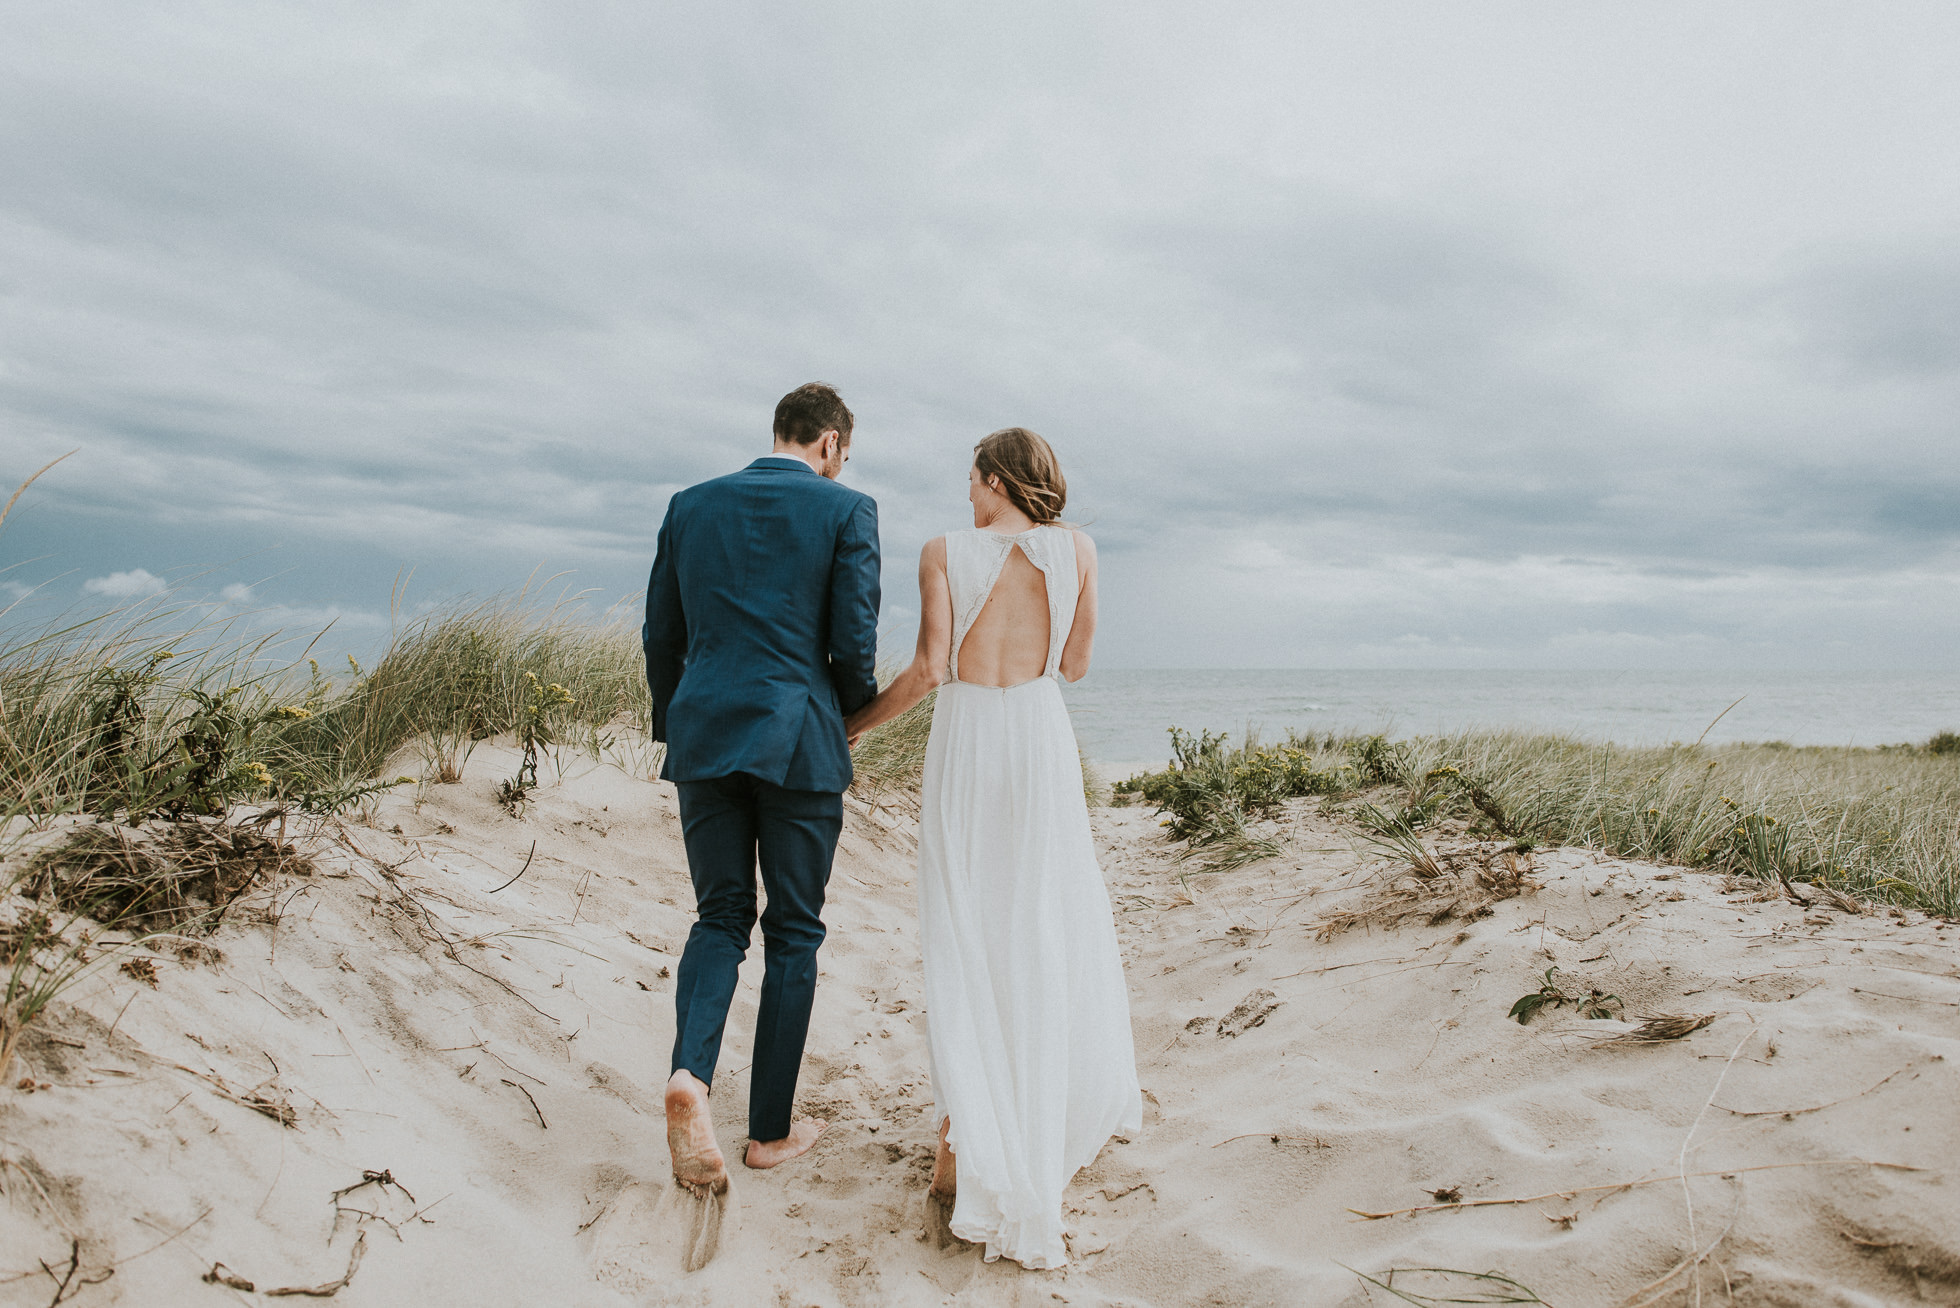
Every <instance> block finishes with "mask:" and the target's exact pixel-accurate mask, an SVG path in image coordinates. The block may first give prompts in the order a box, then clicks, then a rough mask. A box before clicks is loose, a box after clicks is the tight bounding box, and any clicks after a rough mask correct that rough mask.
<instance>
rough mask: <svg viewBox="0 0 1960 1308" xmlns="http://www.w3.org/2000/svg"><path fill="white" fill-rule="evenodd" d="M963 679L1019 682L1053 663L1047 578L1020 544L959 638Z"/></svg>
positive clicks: (981, 682) (1003, 683) (988, 683)
mask: <svg viewBox="0 0 1960 1308" xmlns="http://www.w3.org/2000/svg"><path fill="white" fill-rule="evenodd" d="M958 666H959V670H960V680H961V681H967V682H971V683H973V684H974V685H978V686H1018V685H1020V684H1021V683H1022V682H1024V681H1033V680H1034V679H1035V678H1036V677H1039V676H1040V675H1041V674H1042V673H1043V672H1045V671H1046V670H1047V667H1048V579H1047V578H1046V577H1044V576H1043V575H1042V573H1041V569H1040V568H1037V567H1035V566H1034V564H1032V563H1030V562H1029V561H1028V556H1027V555H1026V554H1025V553H1023V552H1022V551H1020V550H1018V549H1012V550H1009V551H1008V553H1007V561H1006V563H1004V564H1002V565H1001V569H1000V579H999V580H997V581H996V582H994V589H993V591H992V593H990V594H989V595H988V596H987V601H986V604H985V605H984V606H983V607H982V608H981V610H980V616H979V617H977V618H975V619H974V620H973V625H972V626H971V627H969V628H967V632H966V639H965V640H962V641H961V642H960V651H959V664H958Z"/></svg>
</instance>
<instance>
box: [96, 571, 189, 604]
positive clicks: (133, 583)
mask: <svg viewBox="0 0 1960 1308" xmlns="http://www.w3.org/2000/svg"><path fill="white" fill-rule="evenodd" d="M166 589H168V587H167V585H166V583H165V582H164V580H163V578H162V577H158V576H153V575H152V574H151V573H150V572H149V571H148V570H147V569H145V568H131V569H130V570H129V571H128V572H112V573H110V574H109V575H108V576H106V577H90V578H89V579H88V580H87V581H85V582H83V583H82V594H84V595H100V596H101V597H102V598H104V599H111V600H131V599H142V598H144V597H145V596H148V595H161V594H163V592H164V591H165V590H166Z"/></svg>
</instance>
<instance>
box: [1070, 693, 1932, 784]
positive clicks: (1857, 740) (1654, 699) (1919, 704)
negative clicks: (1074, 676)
mask: <svg viewBox="0 0 1960 1308" xmlns="http://www.w3.org/2000/svg"><path fill="white" fill-rule="evenodd" d="M1064 694H1065V696H1066V698H1067V700H1068V705H1069V712H1070V715H1071V716H1072V717H1073V718H1074V721H1075V734H1076V738H1077V740H1078V741H1079V742H1080V743H1081V745H1082V749H1083V752H1084V753H1086V754H1087V755H1088V756H1089V758H1090V759H1091V760H1092V761H1094V762H1095V763H1096V764H1097V765H1098V766H1100V767H1101V768H1103V769H1104V770H1105V771H1106V772H1108V773H1109V774H1110V775H1111V776H1112V777H1114V776H1118V775H1128V774H1129V773H1130V772H1132V771H1135V770H1137V769H1139V768H1143V767H1158V766H1161V765H1162V763H1163V761H1164V760H1165V759H1167V758H1168V757H1169V754H1170V737H1169V736H1168V735H1167V734H1166V728H1168V727H1172V726H1177V727H1182V728H1184V729H1185V730H1186V731H1192V732H1196V731H1200V730H1209V731H1225V732H1229V733H1231V736H1232V738H1233V739H1234V740H1243V739H1245V736H1246V733H1247V731H1248V730H1251V731H1256V732H1258V733H1261V734H1262V735H1263V736H1264V737H1265V738H1267V739H1272V738H1275V737H1278V736H1280V735H1283V734H1284V733H1286V732H1287V731H1290V730H1299V731H1330V730H1340V729H1361V730H1366V731H1383V732H1387V733H1389V734H1391V735H1424V734H1428V733H1432V732H1439V731H1452V730H1460V729H1463V728H1470V727H1518V728H1526V729H1531V730H1537V731H1549V732H1558V733H1561V734H1565V735H1572V736H1578V737H1582V738H1584V739H1588V740H1597V741H1609V740H1610V741H1615V742H1618V743H1620V744H1627V745H1663V744H1666V743H1668V742H1669V741H1692V740H1694V739H1696V738H1697V737H1699V736H1701V735H1702V733H1703V732H1704V731H1706V732H1707V740H1708V742H1709V743H1711V744H1716V743H1726V742H1734V741H1772V740H1781V741H1786V742H1788V743H1789V744H1792V745H1881V744H1895V743H1899V742H1904V741H1910V742H1914V743H1918V742H1923V741H1924V740H1925V739H1926V738H1927V737H1929V736H1931V735H1932V734H1933V733H1934V732H1937V731H1960V671H1952V672H1534V671H1488V670H1486V671H1463V672H1442V671H1426V670H1425V671H1418V670H1406V669H1397V670H1389V671H1367V670H1335V671H1315V670H1311V669H1271V670H1243V671H1242V670H1234V671H1221V670H1215V669H1214V670H1194V671H1174V670H1163V669H1153V670H1149V671H1140V670H1128V671H1126V670H1110V671H1100V670H1098V671H1093V672H1091V673H1090V674H1089V676H1088V677H1086V678H1084V679H1083V680H1082V681H1080V682H1078V683H1077V684H1075V685H1073V686H1067V687H1065V688H1064ZM1737 701H1740V702H1737ZM1731 704H1733V705H1734V707H1733V708H1730V707H1729V706H1730V705H1731ZM1724 709H1728V712H1727V713H1726V714H1725V715H1724V714H1723V710H1724ZM1718 715H1721V719H1720V721H1716V718H1717V716H1718ZM1711 723H1713V725H1712V726H1711V725H1710V724H1711Z"/></svg>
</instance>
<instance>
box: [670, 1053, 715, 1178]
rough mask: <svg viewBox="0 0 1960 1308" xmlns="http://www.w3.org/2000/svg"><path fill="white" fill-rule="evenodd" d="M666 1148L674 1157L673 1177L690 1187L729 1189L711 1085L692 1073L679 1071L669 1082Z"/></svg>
mask: <svg viewBox="0 0 1960 1308" xmlns="http://www.w3.org/2000/svg"><path fill="white" fill-rule="evenodd" d="M667 1149H668V1151H669V1152H670V1153H672V1154H673V1156H674V1179H675V1180H676V1181H679V1182H680V1183H681V1185H682V1186H684V1187H686V1188H687V1189H688V1190H691V1191H693V1192H694V1193H695V1194H707V1193H710V1192H713V1193H721V1192H723V1191H726V1190H727V1189H728V1164H727V1163H726V1162H725V1161H724V1160H723V1159H722V1156H721V1146H720V1145H719V1144H717V1143H715V1125H714V1121H713V1119H712V1118H710V1117H709V1116H708V1087H707V1086H705V1085H703V1084H701V1082H700V1080H699V1078H697V1077H696V1076H695V1075H694V1074H693V1073H692V1072H688V1071H679V1072H676V1073H674V1075H673V1076H672V1077H671V1078H670V1079H669V1080H668V1082H667Z"/></svg>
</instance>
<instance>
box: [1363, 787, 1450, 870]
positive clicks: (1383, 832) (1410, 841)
mask: <svg viewBox="0 0 1960 1308" xmlns="http://www.w3.org/2000/svg"><path fill="white" fill-rule="evenodd" d="M1352 816H1353V818H1354V820H1355V821H1356V822H1357V823H1359V824H1360V826H1361V841H1362V843H1363V844H1366V845H1369V846H1372V847H1373V848H1374V850H1375V851H1376V852H1377V853H1379V854H1382V855H1384V856H1386V857H1387V858H1388V859H1389V860H1390V861H1391V862H1396V863H1406V864H1407V865H1408V867H1409V870H1410V871H1411V872H1414V873H1415V874H1416V875H1417V876H1419V877H1441V876H1445V875H1447V874H1448V873H1447V870H1446V869H1445V868H1444V867H1443V865H1442V864H1441V863H1439V862H1438V861H1437V859H1436V855H1435V854H1434V853H1433V852H1432V851H1431V850H1430V848H1429V846H1427V845H1425V844H1423V843H1422V837H1421V836H1419V835H1417V834H1416V829H1415V823H1414V822H1413V821H1412V820H1411V818H1410V815H1409V814H1408V813H1407V812H1406V811H1405V812H1402V813H1388V812H1385V811H1384V810H1382V809H1380V808H1377V807H1376V806H1375V805H1373V804H1360V805H1357V806H1356V807H1355V809H1354V812H1353V815H1352Z"/></svg>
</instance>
